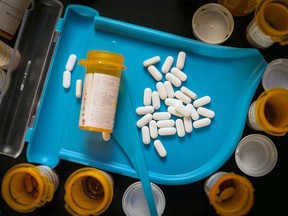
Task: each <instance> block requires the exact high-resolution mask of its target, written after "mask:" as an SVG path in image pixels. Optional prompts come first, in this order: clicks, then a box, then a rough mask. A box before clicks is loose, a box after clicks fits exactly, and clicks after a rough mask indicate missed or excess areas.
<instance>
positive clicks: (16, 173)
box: [1, 163, 59, 213]
mask: <svg viewBox="0 0 288 216" xmlns="http://www.w3.org/2000/svg"><path fill="white" fill-rule="evenodd" d="M58 185H59V179H58V175H57V173H56V172H55V171H54V170H53V169H51V168H50V167H48V166H45V165H39V166H35V165H32V164H28V163H21V164H18V165H16V166H14V167H12V168H10V169H9V170H8V171H7V173H6V174H5V175H4V177H3V179H2V185H1V193H2V196H3V198H4V200H5V202H6V203H7V204H8V205H9V206H10V207H11V208H12V209H14V210H15V211H17V212H21V213H25V212H32V211H34V210H35V208H36V207H40V206H43V205H44V204H45V203H46V202H49V201H51V200H52V198H53V195H54V192H55V191H56V189H57V187H58Z"/></svg>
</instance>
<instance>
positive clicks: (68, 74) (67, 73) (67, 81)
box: [63, 70, 71, 89]
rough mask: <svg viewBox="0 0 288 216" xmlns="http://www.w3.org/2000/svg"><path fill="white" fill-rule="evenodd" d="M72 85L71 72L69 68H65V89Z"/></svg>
mask: <svg viewBox="0 0 288 216" xmlns="http://www.w3.org/2000/svg"><path fill="white" fill-rule="evenodd" d="M70 85H71V72H70V71H68V70H65V71H64V73H63V87H64V88H65V89H68V88H69V87H70Z"/></svg>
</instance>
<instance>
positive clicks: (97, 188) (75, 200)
mask: <svg viewBox="0 0 288 216" xmlns="http://www.w3.org/2000/svg"><path fill="white" fill-rule="evenodd" d="M113 186H114V183H113V179H112V177H111V176H110V175H109V174H108V173H106V172H104V171H102V170H98V169H95V168H90V167H85V168H80V169H78V170H76V171H75V172H73V173H72V174H71V175H70V176H69V178H68V179H67V181H66V183H65V196H64V200H65V208H66V209H67V211H68V212H69V213H70V214H71V215H73V216H76V215H77V216H90V215H100V214H103V213H104V212H105V211H106V210H107V208H108V207H109V206H110V204H111V202H112V199H113V193H114V192H113Z"/></svg>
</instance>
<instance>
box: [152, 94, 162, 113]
mask: <svg viewBox="0 0 288 216" xmlns="http://www.w3.org/2000/svg"><path fill="white" fill-rule="evenodd" d="M151 95H152V106H153V107H154V109H155V110H157V109H159V108H160V106H161V104H160V97H159V93H158V92H157V91H153V92H152V94H151Z"/></svg>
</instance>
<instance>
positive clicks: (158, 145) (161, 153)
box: [154, 140, 167, 157]
mask: <svg viewBox="0 0 288 216" xmlns="http://www.w3.org/2000/svg"><path fill="white" fill-rule="evenodd" d="M154 147H155V149H156V151H157V153H158V154H159V156H160V157H166V155H167V151H166V149H165V148H164V146H163V144H162V142H161V141H160V140H155V141H154Z"/></svg>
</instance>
